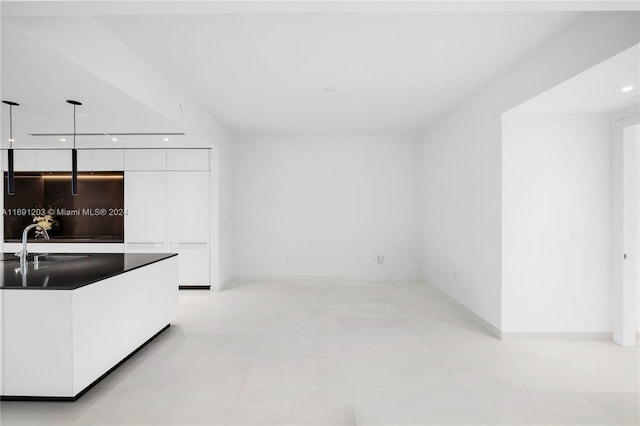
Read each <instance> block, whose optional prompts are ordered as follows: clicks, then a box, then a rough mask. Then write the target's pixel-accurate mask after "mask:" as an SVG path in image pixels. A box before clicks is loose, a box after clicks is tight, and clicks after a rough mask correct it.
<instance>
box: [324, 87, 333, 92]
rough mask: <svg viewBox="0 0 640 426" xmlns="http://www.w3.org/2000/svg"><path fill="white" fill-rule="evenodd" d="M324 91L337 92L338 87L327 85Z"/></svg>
mask: <svg viewBox="0 0 640 426" xmlns="http://www.w3.org/2000/svg"><path fill="white" fill-rule="evenodd" d="M324 93H336V88H335V87H332V86H327V87H325V88H324Z"/></svg>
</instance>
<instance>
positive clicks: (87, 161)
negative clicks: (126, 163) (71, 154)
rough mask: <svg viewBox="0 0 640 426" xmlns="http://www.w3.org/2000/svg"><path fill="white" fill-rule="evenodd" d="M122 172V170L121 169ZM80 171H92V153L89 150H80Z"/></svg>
mask: <svg viewBox="0 0 640 426" xmlns="http://www.w3.org/2000/svg"><path fill="white" fill-rule="evenodd" d="M120 170H122V169H120ZM78 171H80V172H90V171H92V170H91V151H90V150H88V149H79V150H78Z"/></svg>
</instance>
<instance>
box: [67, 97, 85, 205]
mask: <svg viewBox="0 0 640 426" xmlns="http://www.w3.org/2000/svg"><path fill="white" fill-rule="evenodd" d="M67 102H68V103H70V104H71V105H73V149H72V150H71V195H78V151H77V150H76V107H77V106H78V105H82V104H81V103H80V102H78V101H73V100H67Z"/></svg>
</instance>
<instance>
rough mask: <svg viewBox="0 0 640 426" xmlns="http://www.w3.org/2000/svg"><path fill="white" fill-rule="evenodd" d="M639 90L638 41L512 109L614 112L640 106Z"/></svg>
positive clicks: (639, 52) (552, 111) (540, 112)
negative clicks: (636, 43)
mask: <svg viewBox="0 0 640 426" xmlns="http://www.w3.org/2000/svg"><path fill="white" fill-rule="evenodd" d="M623 88H627V89H629V88H630V89H629V90H626V89H625V91H622V89H623ZM639 93H640V45H635V46H633V47H631V48H629V49H627V50H625V51H624V52H621V53H619V54H617V55H615V56H613V57H611V58H609V59H607V60H606V61H604V62H601V63H599V64H597V65H596V66H594V67H592V68H590V69H588V70H586V71H584V72H582V73H580V74H578V75H576V76H575V77H573V78H570V79H569V80H567V81H564V82H562V83H561V84H559V85H557V86H556V87H553V88H551V89H549V90H548V91H546V92H544V93H541V94H540V95H538V96H536V97H534V98H532V99H530V100H528V101H527V102H525V103H523V104H521V105H518V106H517V107H515V108H513V109H512V110H510V111H509V112H508V113H509V114H610V113H613V112H616V111H622V110H624V109H626V108H631V107H633V106H637V105H638V104H639V103H640V98H639Z"/></svg>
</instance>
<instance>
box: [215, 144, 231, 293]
mask: <svg viewBox="0 0 640 426" xmlns="http://www.w3.org/2000/svg"><path fill="white" fill-rule="evenodd" d="M231 144H232V140H231V139H229V138H221V139H220V140H219V141H218V143H217V146H218V170H217V171H216V173H217V175H218V187H217V188H214V191H217V192H218V201H219V203H218V210H217V213H216V215H217V218H215V219H217V222H218V249H219V255H218V285H219V286H220V285H222V284H224V283H225V282H226V281H227V280H229V279H230V278H231V275H232V263H231V256H232V246H231V244H232V236H231V230H232V228H231V226H232V221H231V217H232V198H231V194H232V192H231V191H232V189H231V170H232V159H231Z"/></svg>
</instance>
